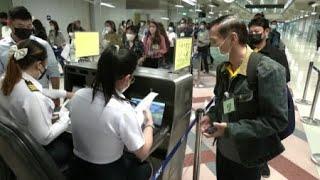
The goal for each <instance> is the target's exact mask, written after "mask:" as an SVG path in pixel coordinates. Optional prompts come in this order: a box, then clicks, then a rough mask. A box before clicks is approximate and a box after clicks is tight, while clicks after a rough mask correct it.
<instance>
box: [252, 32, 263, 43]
mask: <svg viewBox="0 0 320 180" xmlns="http://www.w3.org/2000/svg"><path fill="white" fill-rule="evenodd" d="M262 41H263V39H262V34H249V44H251V45H256V44H259V43H261V42H262Z"/></svg>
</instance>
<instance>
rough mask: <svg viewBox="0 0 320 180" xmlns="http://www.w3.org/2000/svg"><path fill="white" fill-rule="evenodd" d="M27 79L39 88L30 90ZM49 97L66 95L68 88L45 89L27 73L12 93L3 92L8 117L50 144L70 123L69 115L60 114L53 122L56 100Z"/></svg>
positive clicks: (1, 100) (1, 104)
mask: <svg viewBox="0 0 320 180" xmlns="http://www.w3.org/2000/svg"><path fill="white" fill-rule="evenodd" d="M2 80H3V79H2ZM2 80H1V82H0V87H2ZM27 81H28V82H31V83H32V84H33V85H34V86H35V88H36V89H37V91H31V90H30V88H29V87H28V86H27V83H26V82H27ZM47 96H49V97H51V98H58V97H59V98H60V97H65V96H66V91H64V90H48V89H43V88H42V86H41V84H40V83H39V82H38V81H37V80H35V79H34V78H33V77H31V76H30V75H28V74H27V73H23V74H22V79H21V80H20V81H19V82H18V83H17V84H16V85H15V86H14V88H13V91H12V92H11V94H10V95H9V96H5V95H4V94H3V93H2V91H0V109H1V111H4V112H7V113H6V114H8V115H9V116H10V117H9V118H13V119H14V120H16V121H17V122H18V123H20V124H21V125H23V126H25V127H26V129H27V130H29V132H30V134H31V135H32V136H33V137H34V138H35V139H36V140H37V142H39V143H40V144H41V145H48V144H49V143H50V142H51V141H52V140H54V139H55V138H56V137H57V136H59V135H60V134H61V133H62V132H64V131H65V130H66V129H67V127H68V125H69V122H70V119H69V115H68V114H63V115H62V114H61V115H62V116H61V117H60V119H59V120H58V121H57V122H55V123H54V124H52V120H51V119H52V113H53V110H54V103H53V101H52V100H51V99H50V98H49V97H47ZM1 111H0V112H1Z"/></svg>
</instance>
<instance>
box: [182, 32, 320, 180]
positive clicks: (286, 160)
mask: <svg viewBox="0 0 320 180" xmlns="http://www.w3.org/2000/svg"><path fill="white" fill-rule="evenodd" d="M284 41H285V44H286V45H287V56H288V59H289V62H290V68H291V82H290V87H291V88H292V90H293V93H294V98H295V99H297V98H301V97H302V94H303V89H304V84H305V81H306V80H305V79H306V74H307V69H308V64H309V61H310V59H314V61H315V64H317V63H319V65H320V56H319V55H315V51H314V49H315V47H314V45H312V44H310V43H305V42H304V41H302V40H299V39H298V37H296V36H286V37H285V38H284ZM319 54H320V53H319ZM319 67H320V66H319ZM212 74H213V73H211V74H210V75H203V76H202V84H203V86H202V85H201V86H195V87H194V94H193V109H194V110H195V109H197V108H202V107H204V102H205V101H206V100H208V101H209V100H210V98H211V97H212V95H213V93H212V90H213V87H214V84H215V77H214V75H212ZM316 81H317V73H316V72H313V74H312V78H311V81H310V85H309V87H310V88H309V90H308V96H307V97H308V99H309V100H312V98H313V94H314V90H315V86H316ZM318 104H319V103H318ZM296 105H297V109H298V111H296V130H295V132H294V135H292V136H290V137H289V138H287V139H285V140H284V141H283V144H284V146H285V148H286V151H285V152H284V153H282V154H281V155H280V156H278V157H277V158H275V159H274V160H272V161H270V162H269V165H270V167H271V177H270V178H268V179H271V180H284V179H289V180H315V179H319V173H320V168H319V167H317V166H316V165H314V164H313V163H312V162H311V160H310V156H311V154H312V153H316V152H320V141H319V137H320V128H319V127H313V126H309V125H304V124H302V123H301V121H300V117H301V116H308V115H309V112H310V109H311V106H306V105H300V104H296ZM319 109H320V104H319V106H317V108H316V111H315V112H316V113H315V117H318V118H320V111H319ZM300 115H301V116H300ZM194 140H195V131H194V129H193V131H192V132H191V133H190V134H189V137H188V143H187V144H188V147H187V150H186V158H185V163H184V170H183V180H187V179H191V178H192V171H193V170H192V165H193V163H192V162H193V150H194ZM201 150H202V153H201V166H200V179H201V180H202V179H203V180H207V179H211V180H214V179H216V176H215V147H213V146H212V139H206V138H202V145H201Z"/></svg>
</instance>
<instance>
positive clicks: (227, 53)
mask: <svg viewBox="0 0 320 180" xmlns="http://www.w3.org/2000/svg"><path fill="white" fill-rule="evenodd" d="M227 40H228V37H227V38H226V39H225V40H224V42H223V43H222V44H221V45H220V46H219V47H218V49H219V53H220V54H221V55H225V56H227V57H228V58H229V54H230V51H231V49H232V47H231V43H230V45H229V47H230V49H229V52H222V51H221V46H223V45H224V43H226V41H227Z"/></svg>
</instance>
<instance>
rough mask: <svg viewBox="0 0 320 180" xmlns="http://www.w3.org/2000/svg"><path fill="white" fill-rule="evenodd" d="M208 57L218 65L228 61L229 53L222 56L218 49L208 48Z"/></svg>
mask: <svg viewBox="0 0 320 180" xmlns="http://www.w3.org/2000/svg"><path fill="white" fill-rule="evenodd" d="M210 55H211V57H212V58H213V59H214V61H215V62H217V63H218V64H220V63H222V62H226V61H229V53H228V54H222V53H221V52H220V50H219V48H218V47H213V46H211V47H210Z"/></svg>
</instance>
